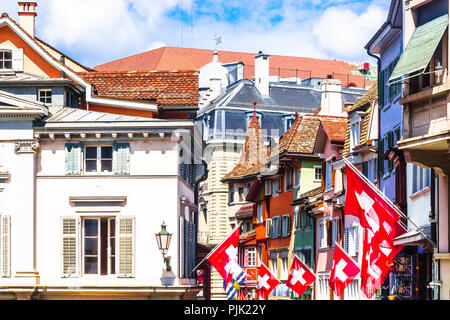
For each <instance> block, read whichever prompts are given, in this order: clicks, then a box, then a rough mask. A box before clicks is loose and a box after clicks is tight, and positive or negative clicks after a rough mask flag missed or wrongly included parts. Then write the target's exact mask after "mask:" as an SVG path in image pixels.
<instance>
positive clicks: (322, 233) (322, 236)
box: [317, 217, 330, 250]
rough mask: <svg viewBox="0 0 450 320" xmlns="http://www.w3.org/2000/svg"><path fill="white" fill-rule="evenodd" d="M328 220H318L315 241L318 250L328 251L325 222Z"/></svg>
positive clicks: (323, 218)
mask: <svg viewBox="0 0 450 320" xmlns="http://www.w3.org/2000/svg"><path fill="white" fill-rule="evenodd" d="M328 220H330V218H328V217H322V218H319V219H318V221H317V227H318V230H317V241H318V246H317V247H318V249H319V250H320V249H328V248H329V247H328V235H327V222H328Z"/></svg>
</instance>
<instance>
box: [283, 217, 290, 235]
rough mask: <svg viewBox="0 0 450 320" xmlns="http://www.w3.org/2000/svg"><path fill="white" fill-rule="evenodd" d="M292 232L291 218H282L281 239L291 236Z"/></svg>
mask: <svg viewBox="0 0 450 320" xmlns="http://www.w3.org/2000/svg"><path fill="white" fill-rule="evenodd" d="M290 231H291V217H290V216H289V215H284V216H282V217H281V237H283V238H284V237H287V236H289V234H290Z"/></svg>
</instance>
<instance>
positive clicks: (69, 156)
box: [65, 143, 81, 174]
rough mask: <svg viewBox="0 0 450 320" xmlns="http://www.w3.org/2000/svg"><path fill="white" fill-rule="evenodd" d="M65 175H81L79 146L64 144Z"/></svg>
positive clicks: (76, 144) (78, 144)
mask: <svg viewBox="0 0 450 320" xmlns="http://www.w3.org/2000/svg"><path fill="white" fill-rule="evenodd" d="M65 148H66V167H65V168H66V169H65V173H66V174H81V144H80V143H66V145H65Z"/></svg>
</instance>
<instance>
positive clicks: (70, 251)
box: [61, 217, 80, 277]
mask: <svg viewBox="0 0 450 320" xmlns="http://www.w3.org/2000/svg"><path fill="white" fill-rule="evenodd" d="M78 230H79V220H78V218H77V217H61V234H62V244H61V260H62V261H61V265H62V270H61V271H62V276H63V277H77V276H79V272H80V268H79V265H80V264H79V258H78V252H79V251H80V250H79V243H78V238H79V236H78V235H79V231H78Z"/></svg>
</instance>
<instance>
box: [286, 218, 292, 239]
mask: <svg viewBox="0 0 450 320" xmlns="http://www.w3.org/2000/svg"><path fill="white" fill-rule="evenodd" d="M286 220H287V222H286V224H287V226H286V228H287V232H286V236H290V235H291V216H287V217H286Z"/></svg>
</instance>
